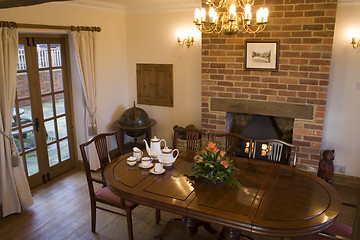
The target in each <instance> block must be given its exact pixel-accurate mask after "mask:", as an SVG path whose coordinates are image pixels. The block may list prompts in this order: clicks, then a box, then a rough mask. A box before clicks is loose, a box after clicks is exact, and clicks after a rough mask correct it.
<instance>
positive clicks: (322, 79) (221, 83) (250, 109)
mask: <svg viewBox="0 0 360 240" xmlns="http://www.w3.org/2000/svg"><path fill="white" fill-rule="evenodd" d="M204 2H205V1H203V3H204ZM264 5H265V6H266V7H268V8H269V11H270V15H269V23H268V26H267V27H266V29H265V31H263V32H261V33H258V34H255V35H250V34H237V35H235V36H226V35H223V34H219V35H215V34H203V35H202V129H204V130H207V131H210V132H226V131H227V120H226V116H227V113H245V114H261V115H266V116H278V117H288V118H293V119H294V125H293V136H292V143H293V144H296V145H298V146H299V149H298V163H297V167H298V168H300V169H303V170H306V171H310V172H316V171H317V167H318V162H319V159H320V147H321V137H322V131H323V122H324V116H325V106H326V98H327V91H328V84H329V72H330V59H331V52H332V43H333V36H334V26H335V16H336V8H337V1H336V0H256V1H255V5H254V6H253V9H255V10H256V9H258V8H259V7H261V6H264ZM245 39H256V40H279V41H280V53H279V71H276V72H271V71H246V70H244V48H245V47H244V42H245Z"/></svg>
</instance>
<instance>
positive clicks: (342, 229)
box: [291, 195, 360, 240]
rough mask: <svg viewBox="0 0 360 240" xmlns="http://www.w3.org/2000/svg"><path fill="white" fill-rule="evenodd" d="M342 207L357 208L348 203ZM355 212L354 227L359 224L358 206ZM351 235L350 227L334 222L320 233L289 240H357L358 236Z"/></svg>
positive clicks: (359, 210)
mask: <svg viewBox="0 0 360 240" xmlns="http://www.w3.org/2000/svg"><path fill="white" fill-rule="evenodd" d="M359 196H360V195H359ZM358 202H360V200H358ZM342 205H344V206H348V207H352V208H356V207H357V205H356V204H354V203H348V202H342ZM356 211H357V213H356V218H355V221H354V224H353V225H354V226H356V225H355V224H359V222H358V221H359V212H360V206H358V207H357V210H356ZM358 226H360V225H358ZM353 234H355V233H353V227H352V226H350V225H347V224H344V223H341V222H338V221H336V222H334V224H333V225H331V226H330V227H329V228H327V229H325V230H324V231H322V232H320V233H317V234H312V235H309V236H305V237H300V238H293V239H291V240H355V239H356V240H357V239H359V236H353Z"/></svg>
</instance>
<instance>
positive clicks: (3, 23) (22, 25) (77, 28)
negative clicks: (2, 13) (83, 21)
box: [0, 21, 101, 32]
mask: <svg viewBox="0 0 360 240" xmlns="http://www.w3.org/2000/svg"><path fill="white" fill-rule="evenodd" d="M0 27H9V28H10V27H12V28H16V27H18V28H41V29H58V30H70V31H96V32H101V28H100V27H88V26H59V25H45V24H29V23H15V22H6V21H0Z"/></svg>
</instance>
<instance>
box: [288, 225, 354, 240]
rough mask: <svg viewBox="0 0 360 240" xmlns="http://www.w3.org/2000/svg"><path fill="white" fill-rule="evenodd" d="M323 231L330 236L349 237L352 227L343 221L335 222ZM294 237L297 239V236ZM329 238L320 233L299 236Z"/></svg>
mask: <svg viewBox="0 0 360 240" xmlns="http://www.w3.org/2000/svg"><path fill="white" fill-rule="evenodd" d="M323 232H324V233H327V234H330V235H332V236H341V237H345V238H347V239H351V235H352V227H351V226H349V225H347V224H344V223H340V222H335V223H334V224H333V225H332V226H331V227H329V228H327V229H326V230H324V231H323ZM294 239H298V238H294ZM329 239H331V238H329V237H326V236H322V235H320V234H313V235H310V236H306V237H301V238H300V240H329Z"/></svg>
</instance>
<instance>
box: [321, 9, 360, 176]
mask: <svg viewBox="0 0 360 240" xmlns="http://www.w3.org/2000/svg"><path fill="white" fill-rule="evenodd" d="M359 12H360V3H357V4H355V3H353V4H351V5H344V4H339V5H338V9H337V16H336V25H335V38H334V45H333V55H332V62H331V71H330V84H329V91H328V99H327V105H326V113H325V123H324V133H323V138H322V149H323V150H325V149H335V161H334V164H335V165H339V166H344V167H345V173H344V174H345V175H350V176H357V177H360V145H359V144H360V127H359V122H360V120H359V119H360V107H359V105H358V104H360V77H359V76H360V48H359V49H353V48H352V45H351V44H350V42H351V37H352V36H351V35H352V34H350V33H349V32H350V31H351V29H353V30H355V31H357V34H355V36H356V38H357V40H359V39H360V15H359ZM357 84H359V88H357V87H356V86H357Z"/></svg>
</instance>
